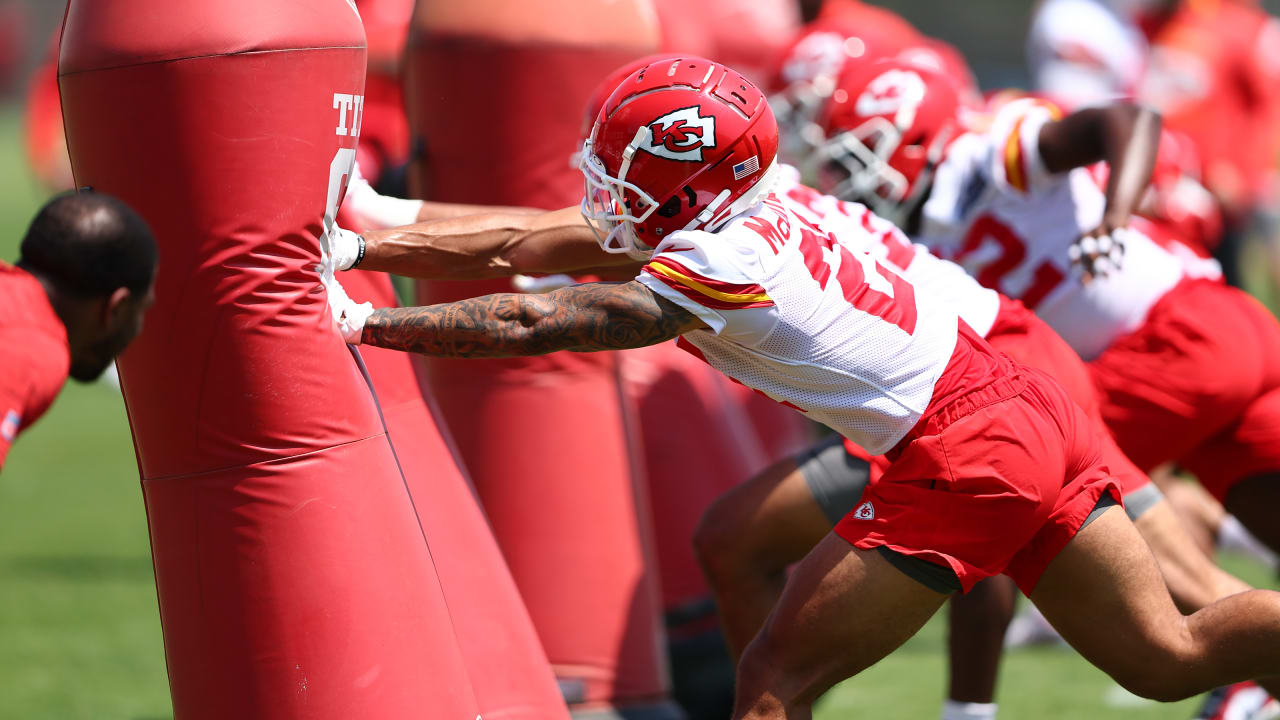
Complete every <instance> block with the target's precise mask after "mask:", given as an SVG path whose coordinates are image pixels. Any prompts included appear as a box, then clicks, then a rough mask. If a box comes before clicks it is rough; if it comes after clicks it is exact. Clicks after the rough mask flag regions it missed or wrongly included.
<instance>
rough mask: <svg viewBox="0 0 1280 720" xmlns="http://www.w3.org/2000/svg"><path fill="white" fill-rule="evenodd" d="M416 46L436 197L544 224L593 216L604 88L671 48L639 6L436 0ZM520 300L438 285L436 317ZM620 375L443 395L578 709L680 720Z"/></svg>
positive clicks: (538, 366)
mask: <svg viewBox="0 0 1280 720" xmlns="http://www.w3.org/2000/svg"><path fill="white" fill-rule="evenodd" d="M410 33H411V34H410V41H409V51H408V55H407V58H408V60H407V67H406V84H405V96H406V105H407V109H408V111H409V121H410V129H411V132H412V133H413V136H414V148H415V152H416V156H415V157H414V158H412V159H411V162H412V167H411V173H410V178H411V184H412V185H414V186H416V189H417V191H418V193H419V195H420V196H421V197H426V198H430V199H432V200H441V201H449V202H471V203H490V204H507V205H526V206H534V207H543V208H559V207H564V206H567V205H572V204H576V203H577V202H578V200H579V199H580V198H581V194H582V178H581V175H580V174H579V173H578V172H577V171H576V170H575V169H573V168H571V167H570V165H569V156H570V154H571V153H572V152H573V151H574V150H575V146H576V144H577V136H578V125H579V118H580V114H581V109H582V108H583V107H584V106H585V105H586V102H587V99H588V97H589V96H590V94H591V91H592V90H593V89H594V86H595V84H596V83H597V82H598V81H599V80H600V79H602V78H603V77H605V76H606V75H607V74H608V73H609V72H610V71H611V70H613V69H614V68H615V67H616V66H618V65H620V64H622V63H623V62H626V61H627V60H630V59H632V58H634V57H638V56H640V55H644V54H647V53H650V52H652V51H653V49H654V48H655V47H656V44H657V31H656V27H655V26H654V25H653V16H652V13H651V9H650V8H649V7H648V5H647V3H642V2H640V0H624V1H622V2H617V1H616V0H614V1H609V0H552V1H547V2H538V3H509V2H503V1H501V0H473V1H471V2H466V3H459V2H452V1H451V0H420V2H419V3H418V5H417V8H416V11H415V16H414V20H413V22H412V24H411V31H410ZM511 290H512V287H511V285H510V283H509V282H507V281H493V282H468V283H424V284H422V285H421V286H420V288H419V293H420V294H419V300H420V301H422V302H441V301H448V300H455V299H458V298H462V297H470V296H474V295H479V294H483V293H488V292H501V291H507V292H509V291H511ZM616 362H617V361H616V358H614V357H613V356H611V355H610V354H605V353H600V354H594V355H574V354H570V353H559V354H556V355H551V356H547V357H543V358H533V359H521V360H502V361H480V360H435V361H429V362H428V377H429V379H430V384H431V388H432V390H433V392H434V394H435V397H436V399H437V400H438V402H439V403H440V406H441V409H442V411H443V415H444V417H445V419H446V420H447V422H448V425H449V429H450V431H451V433H452V434H453V436H454V438H455V439H456V440H457V443H458V447H459V449H460V451H461V453H462V455H463V458H464V460H465V464H466V466H467V469H468V471H469V472H470V474H471V477H472V480H473V481H474V482H475V485H476V489H477V491H478V492H479V494H480V497H481V500H482V502H483V505H484V507H485V511H486V512H487V514H488V516H489V518H490V521H491V522H492V524H493V527H494V532H495V534H496V535H497V537H498V542H499V545H500V546H501V547H502V549H503V552H504V554H505V555H506V557H507V560H508V563H509V564H510V567H511V571H512V574H513V575H514V576H515V578H516V583H517V585H519V587H520V592H521V594H522V595H523V597H524V599H525V602H526V605H527V606H528V608H529V612H530V615H532V617H533V620H534V624H535V626H536V627H537V629H538V634H539V637H540V638H541V640H542V643H543V647H544V648H546V651H547V655H548V657H549V658H550V659H551V662H552V666H553V668H554V669H555V671H556V675H557V677H558V679H559V680H560V682H561V687H562V689H563V690H564V694H565V696H566V698H568V699H569V700H570V701H571V702H572V704H573V707H574V709H575V711H578V710H590V709H598V708H608V707H611V706H612V707H622V706H632V707H634V706H644V705H655V707H656V710H655V712H657V713H659V715H657V716H658V717H663V716H665V715H663V714H662V713H667V712H670V713H672V714H673V713H674V710H672V709H671V706H670V705H669V704H668V703H667V702H666V701H665V699H664V698H665V696H666V694H667V680H666V678H665V672H664V669H663V659H662V656H663V644H662V640H661V637H662V633H661V627H660V624H659V617H658V613H659V610H658V598H657V587H656V584H655V580H654V574H653V572H652V565H651V564H650V563H648V562H647V557H646V555H647V552H648V551H647V549H646V542H647V540H646V536H647V533H648V528H647V522H648V520H647V517H646V514H647V513H646V511H645V510H644V508H643V500H642V499H641V497H642V495H641V493H639V492H637V491H638V489H639V488H640V485H639V484H638V481H637V474H636V473H635V472H634V470H633V460H632V457H631V456H630V446H631V439H630V438H628V434H627V426H626V417H625V413H624V411H623V406H622V402H621V396H620V389H619V386H618V380H617V374H616Z"/></svg>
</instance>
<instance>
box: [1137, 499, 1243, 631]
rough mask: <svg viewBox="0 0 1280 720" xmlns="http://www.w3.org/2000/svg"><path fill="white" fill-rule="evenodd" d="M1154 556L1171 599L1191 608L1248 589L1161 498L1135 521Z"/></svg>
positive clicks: (1183, 607)
mask: <svg viewBox="0 0 1280 720" xmlns="http://www.w3.org/2000/svg"><path fill="white" fill-rule="evenodd" d="M1134 525H1135V526H1136V527H1137V529H1138V532H1139V533H1141V534H1142V539H1143V540H1145V541H1146V543H1147V545H1148V546H1149V547H1150V548H1151V551H1152V553H1154V555H1155V557H1156V561H1157V563H1158V564H1159V567H1160V574H1161V575H1162V576H1163V577H1164V581H1165V584H1166V585H1167V586H1168V588H1169V594H1170V595H1172V596H1173V601H1174V603H1175V604H1176V605H1177V606H1178V608H1179V609H1181V610H1182V611H1184V612H1194V611H1196V610H1199V609H1200V608H1202V607H1205V606H1207V605H1209V604H1211V603H1212V602H1214V601H1215V600H1218V599H1221V598H1224V597H1226V596H1228V595H1233V594H1235V593H1238V592H1244V591H1245V590H1248V589H1250V588H1249V585H1248V584H1246V583H1245V582H1244V581H1243V580H1240V579H1238V578H1236V577H1235V576H1233V575H1231V574H1230V573H1228V572H1227V571H1225V570H1223V569H1222V568H1220V567H1218V566H1217V565H1216V564H1214V562H1213V561H1212V560H1211V559H1210V558H1209V556H1208V555H1206V554H1205V553H1204V551H1203V550H1202V549H1201V548H1200V547H1199V545H1198V544H1197V543H1196V542H1195V541H1194V540H1192V539H1191V535H1190V534H1188V532H1187V530H1186V527H1185V524H1184V523H1183V522H1182V520H1181V518H1180V517H1179V516H1178V514H1177V513H1176V512H1174V509H1173V506H1172V505H1171V504H1170V503H1169V502H1166V501H1161V502H1158V503H1156V504H1155V505H1153V506H1151V508H1150V509H1148V510H1147V511H1146V512H1144V513H1142V515H1140V516H1139V517H1138V519H1137V520H1135V521H1134Z"/></svg>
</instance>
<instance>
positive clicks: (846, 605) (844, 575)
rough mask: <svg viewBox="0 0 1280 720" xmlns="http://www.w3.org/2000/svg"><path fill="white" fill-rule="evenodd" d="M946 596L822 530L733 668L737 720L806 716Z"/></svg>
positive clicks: (894, 645) (900, 640) (919, 623)
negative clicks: (818, 701) (735, 671)
mask: <svg viewBox="0 0 1280 720" xmlns="http://www.w3.org/2000/svg"><path fill="white" fill-rule="evenodd" d="M946 599H947V596H946V595H943V594H942V593H939V592H935V591H934V590H931V589H929V588H928V587H925V586H924V585H923V584H921V583H920V582H918V581H916V580H914V579H912V578H910V577H908V576H907V575H906V574H905V573H903V572H902V571H900V570H898V569H897V568H895V567H894V566H893V565H891V564H890V563H889V562H888V561H887V560H885V559H884V558H883V557H882V556H881V555H880V553H879V552H878V551H876V550H859V549H856V548H854V547H853V545H851V544H850V543H849V542H848V541H846V540H845V539H843V538H841V537H840V536H838V535H836V534H835V533H829V534H828V535H827V536H826V537H825V538H823V539H822V541H821V542H820V543H818V546H817V547H816V548H814V549H813V552H811V553H809V554H808V555H807V556H805V558H804V560H802V561H800V563H799V565H797V566H796V568H795V570H794V571H793V572H792V574H791V578H790V580H789V581H788V582H787V586H786V590H785V591H784V592H783V594H782V598H781V599H780V600H779V601H778V606H777V608H775V609H774V611H773V613H772V614H771V615H770V616H769V619H768V621H767V622H766V623H765V625H764V627H763V628H762V629H761V630H760V633H759V634H758V635H756V638H755V639H754V640H752V641H751V644H750V645H748V646H747V649H746V651H745V652H744V653H743V656H742V662H741V663H740V664H739V666H738V685H737V704H736V707H735V709H734V714H733V717H734V718H735V719H737V720H747V719H748V718H750V719H751V720H764V719H766V718H768V719H769V720H782V719H783V718H785V719H787V720H807V719H808V718H810V717H812V704H813V701H814V700H816V699H817V698H818V697H819V696H821V695H822V693H824V692H826V691H827V690H828V689H829V688H830V687H831V686H833V685H835V684H836V683H837V682H839V681H841V680H843V679H845V678H847V677H849V676H851V675H855V674H857V673H859V672H861V671H862V670H864V669H866V668H868V667H870V666H871V665H873V664H874V663H876V662H877V661H878V660H880V659H881V658H883V657H884V656H886V655H888V654H889V653H890V652H893V650H894V649H896V648H897V647H898V646H899V645H901V644H902V643H904V642H906V640H907V639H908V638H910V637H911V636H912V635H914V634H915V633H916V631H918V630H919V629H920V628H921V627H922V626H923V625H924V624H925V622H927V621H928V620H929V618H930V617H932V616H933V614H934V613H935V612H937V610H938V608H939V607H941V606H942V603H944V602H946Z"/></svg>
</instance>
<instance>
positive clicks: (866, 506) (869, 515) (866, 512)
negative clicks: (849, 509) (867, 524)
mask: <svg viewBox="0 0 1280 720" xmlns="http://www.w3.org/2000/svg"><path fill="white" fill-rule="evenodd" d="M853 517H854V518H856V519H858V520H875V519H876V507H875V506H874V505H872V504H871V501H869V500H868V501H867V502H864V503H862V504H861V505H859V506H858V509H857V510H854V511H853Z"/></svg>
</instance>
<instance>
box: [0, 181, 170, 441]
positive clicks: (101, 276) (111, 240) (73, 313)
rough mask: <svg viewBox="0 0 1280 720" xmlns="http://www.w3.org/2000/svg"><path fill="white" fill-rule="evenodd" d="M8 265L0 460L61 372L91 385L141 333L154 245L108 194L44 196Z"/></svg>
mask: <svg viewBox="0 0 1280 720" xmlns="http://www.w3.org/2000/svg"><path fill="white" fill-rule="evenodd" d="M20 252H21V257H20V258H19V259H18V263H17V265H5V264H3V263H0V297H3V298H4V300H5V307H6V308H8V311H7V312H6V313H5V315H4V318H3V319H2V320H0V337H2V338H3V342H0V366H3V368H4V372H3V376H0V413H3V417H0V464H2V463H3V462H4V458H5V456H6V455H7V454H8V452H9V448H10V446H11V445H12V443H13V441H14V439H15V438H16V437H17V435H18V433H19V432H21V431H23V430H25V429H27V428H28V427H30V426H31V424H32V423H34V422H35V421H36V420H38V419H39V418H40V416H41V415H43V414H44V412H45V411H46V410H48V409H49V406H50V405H52V404H53V401H54V398H56V397H57V396H58V392H59V391H61V390H62V386H63V384H64V383H66V381H67V376H68V375H70V376H71V377H72V378H75V379H76V380H79V381H80V382H89V381H92V380H95V379H97V377H98V376H99V375H101V374H102V372H103V371H104V370H106V369H107V366H108V365H110V364H111V362H112V361H113V360H115V358H116V355H119V354H120V352H121V351H123V350H124V349H125V346H127V345H128V344H129V342H130V341H132V340H133V338H134V337H136V336H137V334H138V333H139V332H140V331H141V330H142V317H143V315H144V314H145V313H146V311H147V308H148V307H150V306H151V303H152V301H153V299H154V295H153V285H154V280H155V273H156V243H155V239H154V238H153V237H152V236H151V230H150V229H149V228H148V227H147V224H146V223H145V222H144V221H143V220H142V218H140V217H138V215H137V214H136V213H134V212H133V210H131V209H129V207H128V206H126V205H124V204H123V203H121V202H120V201H119V200H116V199H115V198H113V197H110V196H109V195H102V194H99V193H93V192H80V193H69V194H65V195H60V196H58V197H56V198H54V199H53V200H50V201H49V202H48V203H47V204H46V205H45V206H44V207H43V208H41V209H40V212H39V213H38V214H37V215H36V217H35V219H34V220H32V221H31V226H30V227H29V228H28V229H27V234H26V236H25V237H23V239H22V246H21V250H20Z"/></svg>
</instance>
